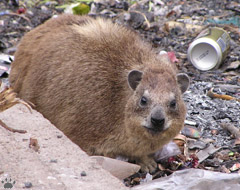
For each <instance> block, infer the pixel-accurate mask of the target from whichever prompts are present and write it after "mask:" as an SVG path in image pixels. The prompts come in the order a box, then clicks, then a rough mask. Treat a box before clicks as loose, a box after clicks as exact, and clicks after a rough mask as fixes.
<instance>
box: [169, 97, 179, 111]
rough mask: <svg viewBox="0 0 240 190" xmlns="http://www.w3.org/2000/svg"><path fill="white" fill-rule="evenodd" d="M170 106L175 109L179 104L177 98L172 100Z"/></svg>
mask: <svg viewBox="0 0 240 190" xmlns="http://www.w3.org/2000/svg"><path fill="white" fill-rule="evenodd" d="M169 106H170V108H172V109H175V108H176V106H177V102H176V100H175V99H174V100H172V101H171V102H170V104H169Z"/></svg>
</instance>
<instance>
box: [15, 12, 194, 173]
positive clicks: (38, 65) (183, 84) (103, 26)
mask: <svg viewBox="0 0 240 190" xmlns="http://www.w3.org/2000/svg"><path fill="white" fill-rule="evenodd" d="M10 83H11V85H12V87H13V88H14V90H15V91H16V92H17V93H18V94H19V96H20V97H21V98H22V99H24V100H26V101H30V102H32V103H33V104H34V105H35V106H36V107H35V108H36V109H37V110H38V111H39V112H41V113H42V114H43V115H44V116H45V117H46V118H48V119H49V120H50V121H51V122H52V123H53V124H54V125H55V126H56V127H58V128H59V129H60V130H62V131H63V132H64V133H65V134H66V135H67V136H68V137H69V138H70V139H71V140H72V141H73V142H74V143H76V144H77V145H79V146H80V147H81V148H82V149H83V150H85V151H86V152H87V153H88V154H89V155H104V156H108V157H112V158H115V157H117V156H121V157H127V158H128V159H130V160H135V161H136V162H137V163H138V164H140V165H141V166H142V170H143V171H150V172H152V171H154V170H155V168H156V163H155V161H154V159H153V154H154V153H155V152H156V151H157V150H159V149H161V147H162V146H163V145H164V144H166V143H168V142H169V141H170V140H171V139H172V138H173V137H174V136H175V135H177V134H178V133H179V131H180V130H181V128H182V127H183V123H184V119H185V113H186V110H185V106H184V102H183V100H182V97H181V94H182V93H183V92H184V91H186V89H187V88H188V85H189V79H188V77H187V75H185V74H177V71H176V68H175V66H174V64H173V63H171V62H170V61H169V59H168V57H167V56H159V55H157V54H156V52H154V51H153V50H152V49H151V47H150V45H149V44H146V43H145V42H143V41H142V40H141V39H140V37H139V36H138V35H137V34H136V33H135V32H133V31H131V30H129V29H127V28H125V27H123V26H119V25H117V24H113V23H112V22H111V21H109V20H105V19H102V18H97V19H94V18H91V17H87V16H82V17H81V16H72V15H63V16H59V17H58V18H54V19H51V20H49V21H47V22H46V23H44V24H43V25H41V26H39V27H37V28H36V29H34V30H32V31H30V32H29V33H28V34H26V35H25V37H24V38H23V39H22V41H21V42H20V45H19V47H18V50H17V52H16V54H15V60H14V62H13V63H12V70H11V74H10Z"/></svg>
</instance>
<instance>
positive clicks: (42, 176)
mask: <svg viewBox="0 0 240 190" xmlns="http://www.w3.org/2000/svg"><path fill="white" fill-rule="evenodd" d="M0 119H1V120H2V121H3V122H5V123H6V124H7V125H8V126H9V127H11V128H14V129H24V130H26V131H27V133H25V134H20V133H13V132H10V131H8V130H6V129H5V128H3V127H1V126H0V139H1V143H0V150H1V153H0V166H1V168H0V180H2V179H5V178H6V177H8V176H11V179H12V181H16V183H15V184H14V185H13V189H22V188H23V187H25V188H26V189H27V188H30V189H31V190H38V189H58V190H63V189H64V190H66V189H87V190H96V189H104V190H105V189H106V190H113V189H120V190H124V189H128V188H126V187H125V186H124V184H123V183H122V182H121V181H119V180H118V179H117V178H115V177H114V176H112V175H110V174H109V172H107V171H106V170H104V169H103V168H102V167H101V166H100V165H98V163H97V162H96V161H95V160H94V159H91V158H90V157H89V156H88V155H87V154H86V153H85V152H83V151H82V150H81V149H80V148H79V147H78V146H77V145H75V144H74V143H72V141H70V140H69V139H68V138H67V137H66V136H65V135H64V134H63V133H62V132H61V131H59V130H58V129H57V128H56V127H55V126H53V125H52V124H51V123H50V122H49V121H48V120H46V119H45V118H44V117H43V116H42V115H41V114H40V113H38V112H37V111H35V110H32V114H31V113H30V112H29V110H28V109H27V108H26V107H24V106H23V105H20V104H18V105H15V106H14V107H12V108H10V109H8V110H6V111H4V112H1V113H0ZM56 134H57V135H62V137H61V138H58V137H57V135H56ZM30 138H34V139H37V141H38V144H39V147H40V148H39V151H38V152H35V151H34V150H32V149H31V148H29V141H30ZM24 139H27V140H24ZM55 158H57V162H55V161H53V160H54V159H55ZM51 160H52V161H53V162H50V161H51ZM117 163H118V162H117ZM126 164H127V163H126ZM83 171H85V172H86V174H87V175H86V176H84V177H81V175H82V174H81V173H82V172H83ZM26 182H31V184H30V183H26ZM30 186H31V187H30ZM1 187H3V186H1Z"/></svg>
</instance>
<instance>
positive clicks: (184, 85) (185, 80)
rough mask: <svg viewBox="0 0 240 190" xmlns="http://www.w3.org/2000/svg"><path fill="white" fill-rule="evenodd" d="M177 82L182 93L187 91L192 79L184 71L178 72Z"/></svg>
mask: <svg viewBox="0 0 240 190" xmlns="http://www.w3.org/2000/svg"><path fill="white" fill-rule="evenodd" d="M177 82H178V85H179V87H180V89H181V91H182V93H184V92H186V91H187V89H188V87H189V84H190V79H189V77H188V75H187V74H184V73H179V74H177Z"/></svg>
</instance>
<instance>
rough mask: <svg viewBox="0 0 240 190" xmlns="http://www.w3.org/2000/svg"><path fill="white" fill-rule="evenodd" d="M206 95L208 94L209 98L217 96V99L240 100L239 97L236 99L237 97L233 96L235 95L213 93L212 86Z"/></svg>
mask: <svg viewBox="0 0 240 190" xmlns="http://www.w3.org/2000/svg"><path fill="white" fill-rule="evenodd" d="M207 95H208V96H209V97H210V98H219V99H222V100H236V101H238V102H240V99H238V98H235V97H232V96H229V95H222V94H217V93H214V92H213V88H211V89H210V90H209V91H208V92H207Z"/></svg>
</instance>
